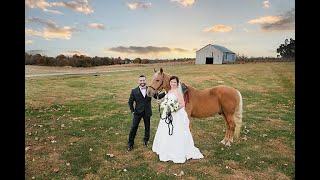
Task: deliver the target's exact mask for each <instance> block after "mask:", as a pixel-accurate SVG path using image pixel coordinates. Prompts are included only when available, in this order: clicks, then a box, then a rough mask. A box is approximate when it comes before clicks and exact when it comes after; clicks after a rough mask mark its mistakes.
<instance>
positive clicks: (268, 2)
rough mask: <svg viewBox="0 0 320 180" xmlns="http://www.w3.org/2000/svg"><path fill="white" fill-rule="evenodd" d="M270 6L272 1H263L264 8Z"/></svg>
mask: <svg viewBox="0 0 320 180" xmlns="http://www.w3.org/2000/svg"><path fill="white" fill-rule="evenodd" d="M269 7H270V1H269V0H267V1H263V8H266V9H268V8H269Z"/></svg>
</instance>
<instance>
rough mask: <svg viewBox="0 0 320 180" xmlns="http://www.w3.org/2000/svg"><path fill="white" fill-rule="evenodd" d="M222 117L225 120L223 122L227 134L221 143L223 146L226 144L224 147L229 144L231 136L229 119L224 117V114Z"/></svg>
mask: <svg viewBox="0 0 320 180" xmlns="http://www.w3.org/2000/svg"><path fill="white" fill-rule="evenodd" d="M221 115H222V118H223V120H224V124H225V125H226V133H225V135H224V138H223V140H222V141H220V142H221V143H222V144H224V145H226V143H227V141H228V136H229V135H228V134H229V129H230V128H229V124H228V122H227V118H226V116H225V115H224V113H222V114H221Z"/></svg>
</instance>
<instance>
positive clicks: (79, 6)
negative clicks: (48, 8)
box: [51, 0, 94, 14]
mask: <svg viewBox="0 0 320 180" xmlns="http://www.w3.org/2000/svg"><path fill="white" fill-rule="evenodd" d="M51 5H52V6H58V7H65V8H68V9H71V10H73V11H77V12H80V13H84V14H92V13H93V12H94V11H93V9H92V7H91V6H90V5H89V2H88V0H78V1H69V2H53V3H51Z"/></svg>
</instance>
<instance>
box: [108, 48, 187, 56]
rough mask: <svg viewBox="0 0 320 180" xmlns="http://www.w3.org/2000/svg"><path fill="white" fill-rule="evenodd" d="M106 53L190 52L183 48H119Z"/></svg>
mask: <svg viewBox="0 0 320 180" xmlns="http://www.w3.org/2000/svg"><path fill="white" fill-rule="evenodd" d="M105 51H106V52H115V53H126V54H140V55H146V54H159V53H170V52H188V50H186V49H181V48H169V47H155V46H146V47H141V46H129V47H124V46H118V47H114V48H110V49H107V50H105Z"/></svg>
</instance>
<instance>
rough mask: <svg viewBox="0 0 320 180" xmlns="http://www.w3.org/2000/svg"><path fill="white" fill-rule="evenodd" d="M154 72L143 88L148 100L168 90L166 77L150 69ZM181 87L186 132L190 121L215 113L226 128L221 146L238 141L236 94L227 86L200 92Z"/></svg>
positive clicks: (238, 95)
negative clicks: (186, 118)
mask: <svg viewBox="0 0 320 180" xmlns="http://www.w3.org/2000/svg"><path fill="white" fill-rule="evenodd" d="M154 72H155V74H154V76H153V79H152V81H151V84H150V85H149V86H148V88H147V93H146V94H147V95H148V96H149V97H153V96H154V95H155V94H157V93H158V94H159V92H161V91H162V90H163V89H164V90H165V91H166V92H168V91H169V89H170V82H169V80H170V77H171V76H170V74H168V73H164V72H163V69H162V68H160V70H159V71H156V70H155V69H154ZM183 85H185V87H186V88H187V92H186V93H185V95H184V99H185V110H186V112H187V114H188V118H189V120H190V130H191V117H194V118H206V117H210V116H214V115H215V114H216V113H219V114H220V115H222V118H223V119H224V122H225V126H226V131H225V136H224V138H223V140H222V141H221V143H222V144H224V145H225V146H231V144H232V143H233V140H234V139H235V140H238V139H239V136H240V129H241V124H242V96H241V93H240V92H239V91H238V90H236V89H235V88H233V87H230V86H227V85H218V86H214V87H211V88H206V89H203V90H198V89H196V88H194V87H192V86H189V85H186V84H183ZM233 138H234V139H233Z"/></svg>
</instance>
